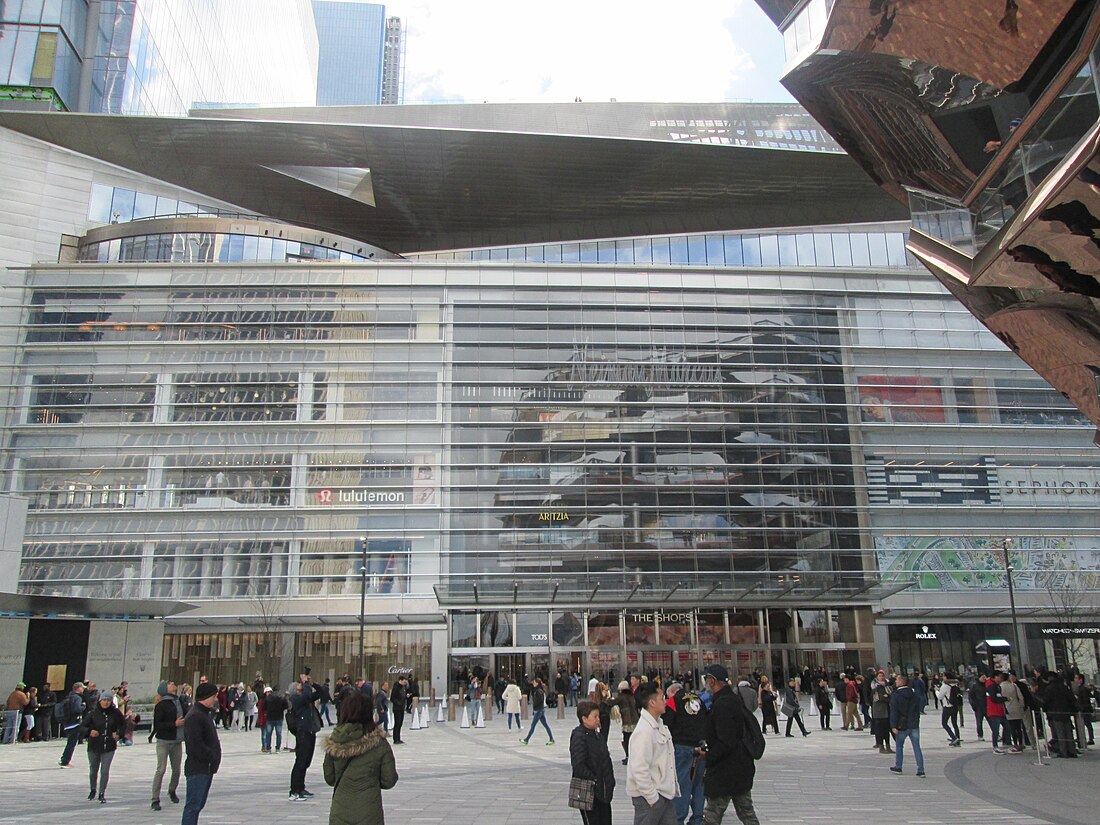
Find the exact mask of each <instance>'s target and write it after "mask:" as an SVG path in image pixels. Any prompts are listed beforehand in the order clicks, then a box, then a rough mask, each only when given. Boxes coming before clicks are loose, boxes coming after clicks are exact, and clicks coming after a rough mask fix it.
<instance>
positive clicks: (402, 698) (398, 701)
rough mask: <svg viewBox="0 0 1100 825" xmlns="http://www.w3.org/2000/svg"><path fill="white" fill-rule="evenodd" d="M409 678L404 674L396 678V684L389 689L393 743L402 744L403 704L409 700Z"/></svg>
mask: <svg viewBox="0 0 1100 825" xmlns="http://www.w3.org/2000/svg"><path fill="white" fill-rule="evenodd" d="M408 684H409V679H408V677H407V676H406V675H405V674H401V675H400V676H399V677H398V678H397V684H395V685H394V686H393V690H391V691H390V710H391V711H392V712H393V743H394V744H395V745H403V744H405V743H404V742H402V741H401V725H402V724H404V722H405V706H406V702H408V700H409V692H408Z"/></svg>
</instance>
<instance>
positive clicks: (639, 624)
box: [626, 613, 657, 645]
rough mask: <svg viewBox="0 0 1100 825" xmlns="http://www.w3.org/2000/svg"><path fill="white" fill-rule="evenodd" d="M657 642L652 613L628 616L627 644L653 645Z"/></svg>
mask: <svg viewBox="0 0 1100 825" xmlns="http://www.w3.org/2000/svg"><path fill="white" fill-rule="evenodd" d="M656 641H657V635H656V631H655V629H654V626H653V614H652V613H627V614H626V643H627V644H628V645H651V644H655V643H656Z"/></svg>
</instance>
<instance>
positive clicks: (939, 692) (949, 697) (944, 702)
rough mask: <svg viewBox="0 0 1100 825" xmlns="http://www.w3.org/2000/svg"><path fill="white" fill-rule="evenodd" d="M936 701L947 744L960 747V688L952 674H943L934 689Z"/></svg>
mask: <svg viewBox="0 0 1100 825" xmlns="http://www.w3.org/2000/svg"><path fill="white" fill-rule="evenodd" d="M936 699H937V701H938V702H939V704H940V725H941V726H942V727H943V729H944V730H945V731H946V732H947V744H948V745H951V746H952V747H959V746H961V744H962V736H961V734H960V733H959V711H960V710H962V701H963V699H962V687H961V686H960V685H959V680H958V678H957V677H956V676H955V674H954V673H950V672H949V673H945V674H944V676H943V680H942V681H941V683H940V686H939V687H938V688H936ZM1021 701H1022V699H1021Z"/></svg>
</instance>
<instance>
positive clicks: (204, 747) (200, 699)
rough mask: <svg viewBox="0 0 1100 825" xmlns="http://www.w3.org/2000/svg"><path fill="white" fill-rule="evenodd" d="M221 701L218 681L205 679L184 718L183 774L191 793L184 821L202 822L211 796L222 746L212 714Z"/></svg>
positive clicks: (193, 824) (194, 824) (188, 823)
mask: <svg viewBox="0 0 1100 825" xmlns="http://www.w3.org/2000/svg"><path fill="white" fill-rule="evenodd" d="M217 705H218V687H217V685H214V684H211V683H209V682H203V683H202V684H200V685H199V686H198V689H197V690H196V691H195V704H194V705H192V706H191V709H190V710H189V711H187V716H185V717H184V720H183V742H184V745H185V746H186V747H187V758H186V759H185V760H184V762H183V775H184V777H185V779H186V781H187V797H186V799H185V800H184V803H183V819H182V820H181V821H180V825H198V821H199V814H200V813H202V809H203V808H205V807H206V800H207V798H208V797H209V796H210V785H211V783H213V781H214V774H216V773H217V772H218V767H219V766H220V765H221V761H222V746H221V742H220V741H219V740H218V726H217V725H215V724H214V720H213V718H212V717H211V711H212V710H213V708H215V707H216V706H217Z"/></svg>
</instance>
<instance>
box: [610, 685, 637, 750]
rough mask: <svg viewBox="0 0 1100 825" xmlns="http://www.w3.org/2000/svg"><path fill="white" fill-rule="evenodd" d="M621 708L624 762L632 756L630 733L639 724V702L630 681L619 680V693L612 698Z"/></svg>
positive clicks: (620, 718)
mask: <svg viewBox="0 0 1100 825" xmlns="http://www.w3.org/2000/svg"><path fill="white" fill-rule="evenodd" d="M612 703H613V704H614V705H615V706H616V707H618V709H619V720H620V721H621V722H622V725H623V764H624V765H625V764H626V763H627V760H628V759H629V758H630V735H631V734H632V733H634V729H635V728H636V727H637V726H638V702H637V700H635V698H634V691H632V690H631V689H630V682H627V681H626V680H623V681H622V682H619V695H618V696H617V697H616V698H615V699H613V700H612Z"/></svg>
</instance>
